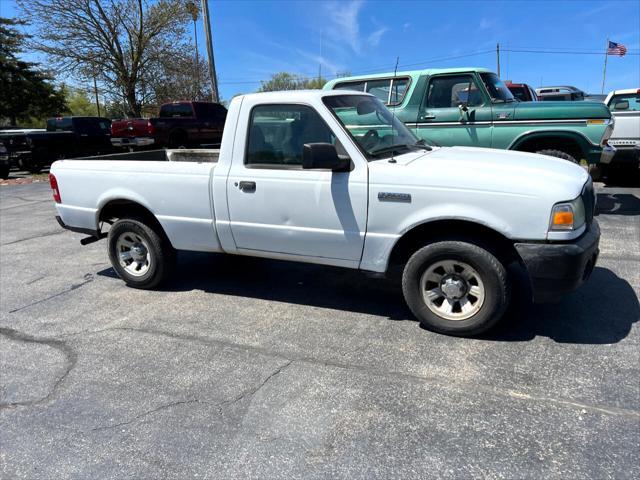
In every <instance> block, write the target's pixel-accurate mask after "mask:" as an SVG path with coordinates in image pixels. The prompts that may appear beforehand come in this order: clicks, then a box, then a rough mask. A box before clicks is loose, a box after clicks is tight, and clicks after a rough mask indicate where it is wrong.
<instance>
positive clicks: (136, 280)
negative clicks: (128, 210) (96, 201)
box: [108, 218, 176, 289]
mask: <svg viewBox="0 0 640 480" xmlns="http://www.w3.org/2000/svg"><path fill="white" fill-rule="evenodd" d="M108 249H109V259H110V260H111V265H112V266H113V268H114V270H115V271H116V272H117V273H118V275H119V276H120V278H122V279H123V280H124V281H125V283H126V284H127V285H129V286H131V287H134V288H142V289H151V288H154V287H156V286H158V285H159V284H160V283H162V282H163V281H164V280H166V279H167V277H168V276H169V274H170V273H171V271H172V270H173V267H174V265H175V258H176V252H175V250H174V249H173V247H172V246H171V245H170V244H169V241H168V240H167V239H166V238H164V236H163V235H162V234H161V233H160V232H157V231H156V229H154V228H152V227H150V226H149V225H147V224H145V223H144V222H142V221H141V220H138V219H134V218H123V219H120V220H118V221H117V222H115V223H114V224H113V226H112V227H111V229H110V230H109V236H108Z"/></svg>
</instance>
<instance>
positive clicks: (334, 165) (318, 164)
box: [302, 143, 351, 172]
mask: <svg viewBox="0 0 640 480" xmlns="http://www.w3.org/2000/svg"><path fill="white" fill-rule="evenodd" d="M302 168H304V169H323V170H332V171H334V172H346V171H349V169H350V168H351V159H349V158H348V157H340V156H338V152H337V150H336V147H334V146H333V145H332V144H330V143H305V144H304V146H303V147H302Z"/></svg>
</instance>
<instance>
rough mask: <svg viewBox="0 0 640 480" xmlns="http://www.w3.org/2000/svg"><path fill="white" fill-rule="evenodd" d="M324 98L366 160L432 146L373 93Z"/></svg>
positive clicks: (427, 148)
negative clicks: (420, 138) (373, 95)
mask: <svg viewBox="0 0 640 480" xmlns="http://www.w3.org/2000/svg"><path fill="white" fill-rule="evenodd" d="M323 101H324V103H325V105H326V106H327V107H328V108H329V110H331V113H333V115H334V116H335V117H336V118H337V119H338V121H339V122H340V123H341V124H342V125H343V126H344V128H345V129H346V131H347V132H348V133H349V135H350V136H351V137H352V138H353V139H354V140H355V142H356V144H357V145H358V146H359V147H360V150H361V151H362V152H363V153H364V154H365V156H366V157H367V158H368V159H369V160H375V159H379V158H385V157H390V156H392V155H393V154H394V153H406V152H408V151H410V150H431V148H430V147H428V146H427V145H426V144H425V143H424V142H423V141H421V140H418V138H417V137H416V136H415V135H414V134H413V133H411V131H410V130H409V129H408V128H407V127H406V126H405V125H404V123H402V122H401V121H400V120H398V119H397V118H394V116H393V114H392V113H391V112H390V111H389V110H388V109H387V107H385V106H384V104H383V103H382V102H381V101H380V100H379V99H378V98H376V97H372V96H369V95H366V96H365V95H340V96H330V97H324V99H323Z"/></svg>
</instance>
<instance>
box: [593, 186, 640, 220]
mask: <svg viewBox="0 0 640 480" xmlns="http://www.w3.org/2000/svg"><path fill="white" fill-rule="evenodd" d="M638 213H640V198H638V197H636V196H635V195H632V194H630V193H606V192H603V193H598V201H597V205H596V215H602V214H606V215H638Z"/></svg>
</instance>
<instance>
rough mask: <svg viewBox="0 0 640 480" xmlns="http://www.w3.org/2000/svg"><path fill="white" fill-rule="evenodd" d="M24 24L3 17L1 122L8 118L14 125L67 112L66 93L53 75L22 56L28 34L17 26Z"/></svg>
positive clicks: (0, 21) (0, 39)
mask: <svg viewBox="0 0 640 480" xmlns="http://www.w3.org/2000/svg"><path fill="white" fill-rule="evenodd" d="M23 24H24V22H20V21H17V20H13V19H8V18H2V17H0V123H2V122H3V121H5V119H6V120H8V122H9V124H10V125H12V126H15V125H16V124H17V122H18V121H19V122H21V123H23V122H26V123H33V122H34V119H43V118H46V117H48V116H54V115H57V114H61V113H64V112H66V111H67V107H66V104H65V98H64V92H63V91H62V89H57V88H56V87H55V86H54V85H53V84H52V83H51V77H50V76H49V75H48V74H46V73H45V72H42V71H40V70H38V68H37V65H36V64H34V63H28V62H24V61H22V60H19V59H18V55H19V54H20V52H21V51H22V48H23V45H24V42H25V40H26V39H27V37H26V35H23V34H21V33H20V32H19V31H18V29H17V28H16V27H17V26H19V25H23Z"/></svg>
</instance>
